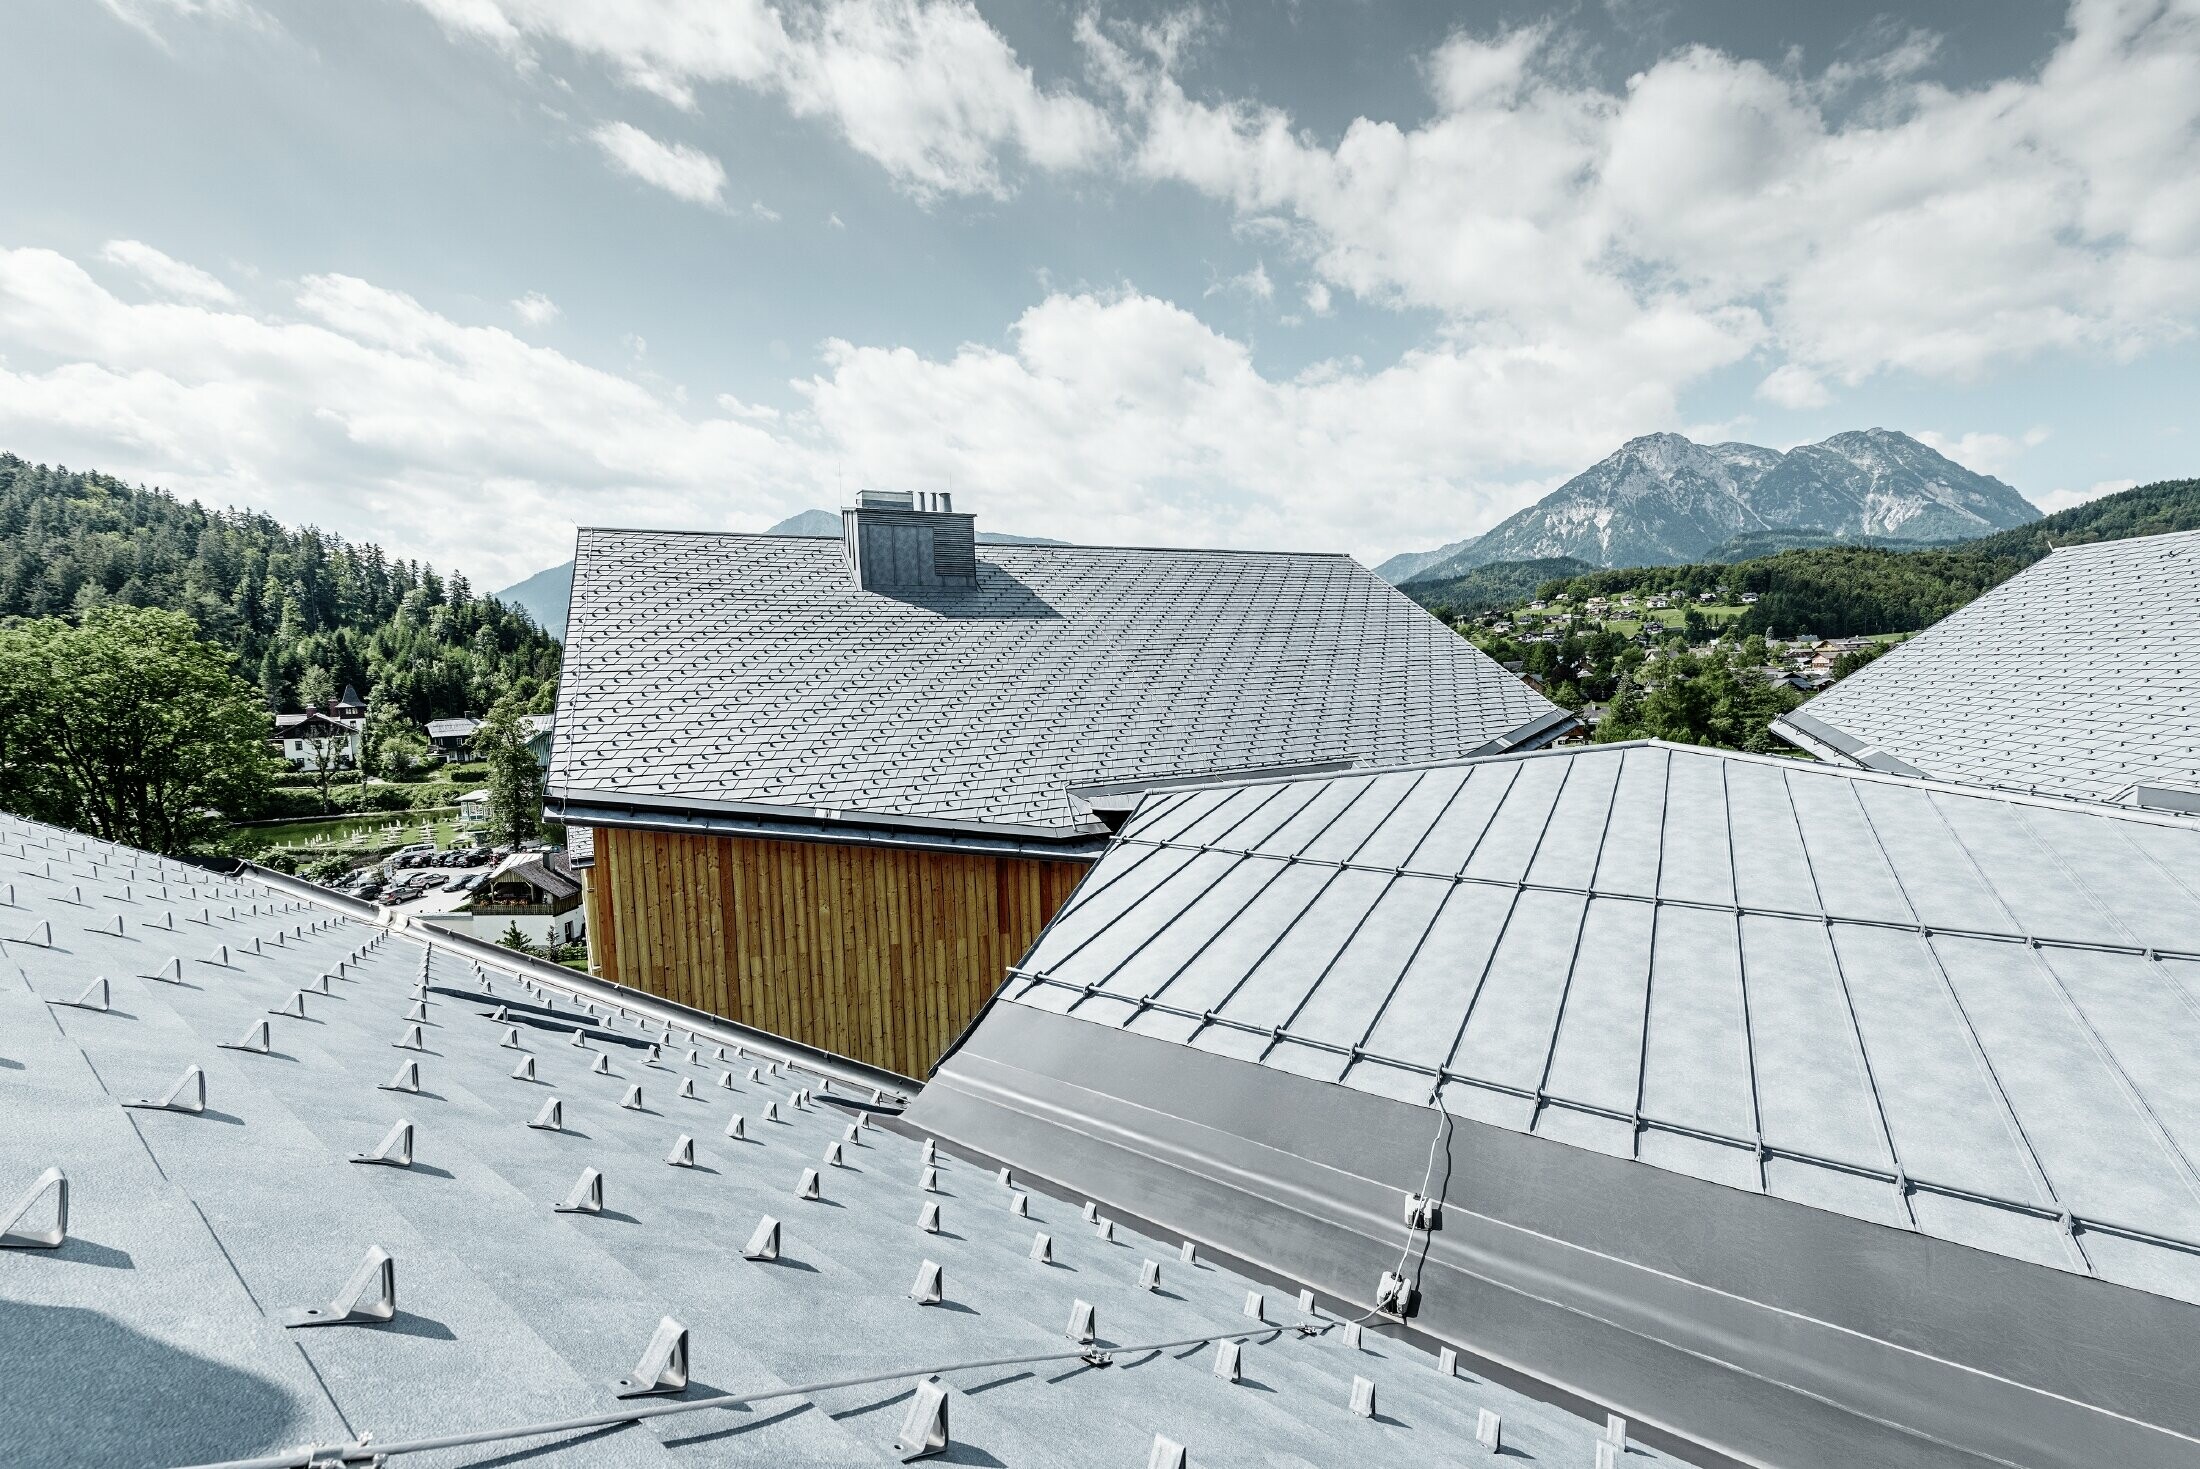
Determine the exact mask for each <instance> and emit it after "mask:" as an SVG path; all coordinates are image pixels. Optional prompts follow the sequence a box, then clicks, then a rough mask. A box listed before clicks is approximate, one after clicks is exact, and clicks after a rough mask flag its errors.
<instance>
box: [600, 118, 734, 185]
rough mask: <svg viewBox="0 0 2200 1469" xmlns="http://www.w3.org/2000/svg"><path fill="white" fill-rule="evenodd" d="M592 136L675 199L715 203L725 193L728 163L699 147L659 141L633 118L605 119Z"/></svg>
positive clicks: (622, 163)
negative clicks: (621, 119)
mask: <svg viewBox="0 0 2200 1469" xmlns="http://www.w3.org/2000/svg"><path fill="white" fill-rule="evenodd" d="M589 136H590V137H591V138H593V139H595V140H596V146H597V147H599V148H601V149H603V151H604V156H605V157H607V158H609V159H610V160H611V161H612V162H613V163H614V164H616V165H617V166H618V167H619V168H621V169H623V170H624V171H625V172H627V173H630V174H632V175H633V176H634V177H636V178H638V179H640V180H641V181H642V182H643V183H645V184H649V185H651V186H652V187H654V188H659V189H663V190H664V191H665V192H666V193H668V194H670V195H672V196H673V197H674V198H676V199H685V200H687V201H688V202H689V203H691V204H713V205H715V204H717V203H719V202H720V200H721V199H722V197H723V195H724V194H725V190H726V170H725V166H724V165H723V164H721V163H719V161H718V160H717V159H715V158H713V157H711V156H710V155H709V154H708V153H705V152H703V151H702V150H701V149H699V148H690V147H689V146H688V145H687V144H685V143H662V142H659V141H658V140H657V139H655V138H653V137H651V136H650V135H649V134H647V133H645V132H643V131H642V130H641V129H640V128H638V127H636V126H634V125H633V124H632V123H630V122H607V123H604V124H602V125H601V126H599V127H597V128H596V129H595V130H594V131H593V132H591V133H590V134H589Z"/></svg>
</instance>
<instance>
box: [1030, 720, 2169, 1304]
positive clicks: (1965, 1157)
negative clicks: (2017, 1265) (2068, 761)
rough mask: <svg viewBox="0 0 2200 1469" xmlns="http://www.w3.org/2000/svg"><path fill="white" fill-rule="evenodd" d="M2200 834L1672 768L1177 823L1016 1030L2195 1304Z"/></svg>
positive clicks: (1460, 782) (1095, 910)
mask: <svg viewBox="0 0 2200 1469" xmlns="http://www.w3.org/2000/svg"><path fill="white" fill-rule="evenodd" d="M2196 888H2200V828H2196V827H2195V826H2193V825H2191V824H2186V823H2181V822H2177V821H2172V820H2167V819H2155V818H2150V817H2146V816H2138V815H2126V814H2120V813H2118V812H2117V811H2115V810H2113V809H2108V808H2099V807H2096V808H2090V809H2088V808H2081V807H2077V806H2072V805H2067V804H2052V803H2042V802H2028V801H2021V800H2010V799H2005V798H2003V797H2001V796H1998V795H1994V794H1988V793H1978V792H1965V791H1963V790H1961V789H1958V788H1951V787H1945V786H1941V787H1935V786H1930V785H1926V784H1922V783H1919V782H1916V781H1910V780H1902V779H1893V778H1874V777H1869V776H1861V777H1860V776H1858V775H1856V774H1853V773H1850V772H1844V771H1839V770H1834V769H1829V768H1825V767H1812V766H1807V765H1801V764H1798V763H1796V762H1794V761H1788V760H1777V759H1764V758H1749V757H1741V756H1733V755H1727V754H1722V753H1716V752H1712V751H1706V750H1694V749H1687V748H1678V747H1665V746H1655V745H1637V746H1627V747H1606V748H1601V749H1598V748H1592V749H1585V750H1580V751H1572V752H1557V753H1552V754H1546V755H1535V756H1523V757H1518V758H1507V759H1498V760H1490V761H1479V762H1474V763H1470V764H1462V765H1453V766H1446V767H1439V768H1434V769H1424V770H1414V771H1401V772H1397V773H1392V774H1382V775H1346V776H1338V777H1333V778H1327V779H1311V780H1302V781H1294V782H1281V783H1275V784H1265V785H1254V786H1247V787H1242V788H1238V789H1231V790H1209V791H1199V792H1188V793H1183V794H1177V795H1169V796H1162V797H1156V798H1154V799H1153V800H1151V801H1149V802H1148V803H1147V804H1146V806H1144V807H1143V808H1142V809H1141V810H1140V812H1139V814H1138V816H1137V817H1136V818H1135V820H1134V821H1133V823H1132V824H1131V825H1130V826H1128V827H1126V829H1125V831H1124V833H1123V835H1122V837H1121V839H1120V840H1119V841H1118V843H1117V845H1116V847H1115V848H1114V850H1112V851H1111V852H1110V854H1109V855H1108V857H1107V858H1106V859H1104V861H1103V862H1102V864H1101V865H1100V866H1099V867H1098V868H1097V869H1095V871H1094V873H1093V875H1092V876H1091V877H1090V878H1088V879H1087V880H1086V882H1085V883H1084V885H1083V886H1082V887H1081V888H1080V889H1079V890H1078V893H1077V895H1076V897H1075V898H1074V899H1073V900H1072V901H1071V903H1070V905H1069V907H1068V908H1067V909H1065V910H1064V911H1063V913H1062V914H1061V915H1060V917H1058V918H1057V919H1056V920H1055V922H1054V924H1053V925H1052V927H1051V928H1049V929H1048V931H1047V933H1046V935H1045V936H1044V938H1042V939H1041V941H1040V942H1039V944H1038V946H1037V948H1036V949H1035V950H1034V951H1033V953H1032V954H1031V955H1030V957H1029V959H1028V960H1027V961H1026V963H1025V964H1024V966H1023V968H1022V972H1021V973H1020V975H1019V976H1018V977H1017V978H1016V979H1015V980H1013V981H1012V982H1011V984H1010V987H1009V991H1008V994H1009V997H1010V998H1011V999H1013V1000H1014V1001H1015V1002H1016V1003H1019V1004H1024V1005H1034V1006H1040V1007H1044V1008H1048V1009H1054V1010H1060V1011H1063V1012H1066V1013H1068V1014H1071V1015H1074V1016H1077V1017H1079V1018H1081V1019H1086V1020H1092V1021H1096V1022H1098V1023H1100V1024H1104V1025H1111V1026H1120V1027H1123V1028H1126V1029H1129V1030H1132V1031H1136V1032H1138V1033H1141V1034H1145V1035H1151V1036H1158V1037H1161V1038H1164V1039H1167V1040H1171V1041H1176V1042H1181V1043H1183V1044H1185V1045H1188V1046H1191V1047H1194V1048H1196V1049H1199V1050H1204V1051H1212V1052H1214V1053H1217V1054H1219V1055H1225V1056H1232V1057H1237V1058H1239V1059H1242V1060H1247V1061H1257V1062H1259V1063H1260V1064H1261V1065H1263V1066H1268V1067H1274V1068H1278V1069H1281V1070H1286V1071H1290V1072H1294V1073H1297V1074H1299V1075H1303V1076H1308V1077H1313V1078H1316V1079H1318V1080H1322V1081H1331V1082H1340V1083H1342V1084H1343V1085H1345V1086H1348V1087H1353V1088H1358V1089H1360V1090H1364V1091H1369V1092H1374V1093H1378V1094H1380V1095H1383V1096H1388V1097H1394V1098H1398V1099H1400V1100H1404V1101H1411V1102H1427V1101H1429V1100H1430V1099H1431V1098H1433V1097H1440V1098H1441V1100H1442V1102H1443V1105H1444V1106H1445V1107H1447V1108H1449V1109H1451V1110H1453V1111H1455V1112H1457V1113H1458V1114H1460V1115H1462V1116H1469V1117H1474V1118H1478V1119H1480V1120H1483V1121H1486V1122H1491V1123H1495V1124H1497V1125H1499V1126H1503V1127H1508V1128H1513V1129H1517V1130H1520V1131H1524V1132H1532V1133H1535V1134H1536V1135H1538V1136H1543V1137H1550V1138H1555V1139H1558V1140H1560V1141H1564V1142H1567V1143H1570V1144H1573V1145H1576V1146H1579V1147H1585V1148H1593V1149H1597V1150H1599V1151H1602V1152H1608V1153H1613V1154H1616V1155H1618V1156H1621V1157H1627V1158H1633V1159H1637V1160H1640V1161H1642V1162H1646V1163H1652V1164H1655V1165H1657V1166H1659V1167H1663V1168H1669V1169H1674V1170H1677V1171H1680V1172H1684V1173H1690V1174H1694V1175H1696V1176H1698V1177H1702V1178H1707V1179H1711V1180H1713V1181H1716V1182H1719V1183H1723V1184H1727V1185H1729V1186H1731V1187H1735V1188H1741V1189H1749V1190H1756V1191H1761V1192H1765V1193H1770V1194H1774V1195H1778V1196H1781V1197H1785V1198H1790V1199H1794V1200H1797V1201H1799V1202H1803V1203H1809V1204H1812V1205H1815V1206H1817V1207H1820V1208H1828V1209H1835V1210H1839V1211H1841V1212H1843V1213H1849V1214H1854V1215H1856V1216H1857V1217H1859V1218H1865V1219H1872V1220H1877V1221H1880V1222H1883V1223H1887V1224H1892V1225H1896V1226H1898V1227H1901V1228H1906V1229H1916V1230H1920V1231H1923V1232H1926V1233H1929V1234H1934V1235H1938V1236H1940V1237H1942V1238H1946V1239H1950V1240H1954V1241H1958V1242H1961V1243H1965V1244H1970V1245H1975V1246H1978V1247H1980V1248H1983V1249H1990V1250H1996V1251H2000V1252H2003V1253H2006V1254H2009V1255H2012V1256H2015V1257H2017V1258H2020V1259H2025V1260H2031V1261H2037V1262H2039V1263H2042V1264H2048V1265H2053V1266H2056V1267H2058V1268H2062V1269H2068V1270H2075V1271H2081V1272H2087V1273H2094V1274H2098V1275H2101V1276H2103V1277H2105V1278H2108V1279H2111V1280H2118V1281H2122V1282H2124V1283H2126V1284H2130V1285H2135V1286H2139V1287H2141V1288H2144V1289H2147V1290H2152V1291H2158V1292H2161V1293H2164V1294H2168V1295H2173V1296H2177V1297H2179V1298H2181V1299H2185V1300H2192V1301H2200V1180H2196V1177H2195V1174H2194V1169H2193V1159H2195V1158H2200V1086H2196V1085H2195V1082H2194V1077H2195V1071H2194V1068H2193V1066H2192V1063H2191V1058H2193V1057H2194V1056H2200V1005H2196V1000H2200V895H2196Z"/></svg>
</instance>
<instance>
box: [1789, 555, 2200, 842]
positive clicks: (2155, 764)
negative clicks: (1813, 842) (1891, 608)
mask: <svg viewBox="0 0 2200 1469" xmlns="http://www.w3.org/2000/svg"><path fill="white" fill-rule="evenodd" d="M2196 646H2200V531H2183V532H2179V533H2177V534H2173V535H2160V536H2144V537H2140V538H2137V539H2132V540H2123V541H2100V542H2096V543H2093V544H2089V545H2082V546H2067V547H2064V548H2063V549H2061V550H2058V551H2056V552H2054V553H2053V554H2051V555H2050V556H2048V557H2047V559H2046V560H2044V561H2041V562H2039V563H2037V564H2036V565H2034V566H2032V567H2030V568H2028V569H2027V570H2025V571H2023V572H2022V573H2020V574H2019V575H2017V576H2015V577H2012V578H2011V579H2010V580H2009V581H2007V582H2004V583H2003V584H2002V585H2001V586H1999V587H1997V588H1995V589H1994V590H1993V591H1991V592H1988V593H1987V594H1986V595H1985V596H1983V597H1981V598H1979V599H1978V600H1977V601H1975V602H1973V603H1971V604H1970V605H1969V606H1967V607H1964V608H1962V609H1961V610H1959V611H1957V612H1955V613H1952V614H1951V615H1950V616H1948V617H1947V618H1945V619H1944V620H1942V621H1941V622H1939V623H1938V624H1936V625H1935V626H1933V627H1932V628H1930V629H1928V630H1927V631H1925V632H1924V633H1922V634H1920V635H1919V636H1917V637H1915V638H1913V639H1911V640H1910V641H1909V642H1907V643H1904V644H1903V645H1902V646H1901V647H1899V648H1896V649H1895V650H1894V651H1892V652H1890V653H1888V654H1887V655H1886V656H1885V657H1884V658H1881V659H1880V660H1879V661H1878V662H1876V663H1873V664H1871V665H1870V666H1868V667H1866V668H1862V669H1859V670H1858V671H1857V672H1855V673H1853V674H1851V675H1850V676H1849V677H1847V678H1845V679H1843V680H1842V681H1841V682H1840V683H1838V684H1835V685H1834V686H1833V687H1832V688H1831V689H1828V690H1827V691H1826V692H1825V693H1823V694H1821V695H1819V696H1818V697H1817V698H1815V699H1813V700H1811V701H1810V702H1809V703H1808V704H1805V705H1804V706H1803V707H1802V708H1801V709H1799V710H1797V711H1795V713H1794V714H1791V715H1789V716H1787V717H1786V718H1784V719H1782V720H1779V721H1777V722H1775V723H1774V725H1773V729H1774V730H1775V731H1776V732H1778V733H1779V734H1781V735H1782V736H1783V737H1784V738H1787V739H1789V740H1791V741H1793V742H1794V743H1796V744H1799V745H1802V746H1803V747H1804V748H1806V749H1809V750H1811V751H1812V752H1813V753H1816V754H1818V755H1821V756H1824V757H1826V758H1830V759H1835V760H1839V761H1842V762H1844V763H1855V764H1862V765H1867V766H1873V767H1875V768H1880V769H1891V770H1897V771H1910V772H1922V773H1924V774H1926V775H1930V776H1934V777H1937V778H1939V779H1942V780H1953V781H1962V782H1965V783H1967V784H1978V785H1991V786H2002V787H2008V788H2011V789H2016V790H2033V791H2040V792H2043V793H2047V794H2053V795H2063V796H2079V797H2086V798H2091V799H2097V800H2113V799H2123V798H2124V797H2125V796H2126V793H2127V792H2129V790H2130V788H2131V787H2133V786H2135V785H2165V786H2172V787H2178V788H2182V789H2183V790H2184V791H2186V792H2188V793H2191V794H2193V795H2195V796H2200V674H2196V673H2195V668H2196V660H2195V655H2194V651H2193V650H2194V648H2195V647H2196Z"/></svg>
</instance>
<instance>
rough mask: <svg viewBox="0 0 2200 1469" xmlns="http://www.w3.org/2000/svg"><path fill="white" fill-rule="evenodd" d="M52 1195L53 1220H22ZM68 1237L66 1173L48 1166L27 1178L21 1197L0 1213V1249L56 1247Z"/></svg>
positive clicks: (53, 1248) (67, 1182)
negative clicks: (26, 1186)
mask: <svg viewBox="0 0 2200 1469" xmlns="http://www.w3.org/2000/svg"><path fill="white" fill-rule="evenodd" d="M49 1196H50V1197H51V1198H52V1199H53V1222H52V1223H51V1224H47V1225H43V1226H40V1225H35V1224H26V1223H25V1222H24V1221H25V1220H26V1219H28V1218H29V1217H30V1215H31V1213H32V1211H33V1210H35V1209H37V1208H38V1206H39V1204H40V1203H41V1201H43V1200H44V1199H46V1198H48V1197H49ZM68 1239H69V1176H68V1175H67V1174H66V1173H63V1172H62V1171H61V1170H60V1169H59V1168H49V1169H47V1170H46V1171H45V1172H44V1173H41V1174H39V1175H38V1177H37V1178H36V1179H34V1180H32V1182H31V1186H30V1188H29V1189H28V1190H27V1191H26V1192H25V1193H24V1195H23V1197H21V1198H19V1199H17V1200H16V1201H15V1203H14V1204H13V1205H11V1206H10V1207H9V1209H8V1212H7V1213H5V1214H0V1250H57V1249H59V1248H61V1246H62V1245H64V1244H66V1243H67V1242H68Z"/></svg>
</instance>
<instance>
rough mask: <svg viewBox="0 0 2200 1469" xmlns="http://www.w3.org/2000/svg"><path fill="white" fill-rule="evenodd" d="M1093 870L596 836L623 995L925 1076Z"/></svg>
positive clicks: (597, 929) (735, 841) (663, 836)
mask: <svg viewBox="0 0 2200 1469" xmlns="http://www.w3.org/2000/svg"><path fill="white" fill-rule="evenodd" d="M1089 866H1090V864H1089V863H1086V862H1077V861H1039V860H1033V859H1027V858H1017V857H984V856H964V855H960V854H953V853H943V852H925V851H907V850H902V849H899V848H891V847H871V846H854V845H848V846H843V845H835V844H829V843H824V842H790V841H772V840H764V839H760V838H749V837H714V836H687V835H676V834H671V833H664V832H650V831H623V830H619V829H616V828H611V827H598V828H596V829H595V865H594V866H593V867H592V868H589V869H587V882H586V889H585V901H586V903H587V910H588V938H589V945H590V950H589V957H590V960H591V962H592V967H593V968H594V969H595V970H596V972H597V973H598V974H599V975H601V976H602V977H603V978H605V979H607V980H611V981H613V982H614V983H617V984H622V985H625V986H627V987H629V988H631V989H637V990H642V991H645V992H647V993H649V994H652V995H661V996H663V997H664V998H666V999H669V1000H674V1001H677V1002H678V1003H680V1004H683V1005H687V1006H691V1007H692V1008H694V1009H697V1010H706V1011H709V1012H710V1013H711V1014H713V1015H720V1016H723V1017H725V1018H726V1019H728V1020H733V1021H737V1022H739V1023H740V1024H743V1025H748V1026H753V1027H754V1028H756V1029H758V1030H764V1031H769V1032H771V1033H772V1034H774V1035H781V1036H785V1037H787V1038H788V1039H789V1040H794V1041H799V1042H801V1043H802V1044H804V1045H807V1046H814V1047H816V1048H817V1049H819V1050H824V1051H831V1052H834V1053H836V1054H838V1055H842V1056H847V1057H849V1058H851V1059H853V1060H856V1061H861V1062H863V1063H865V1064H866V1065H870V1066H876V1067H880V1068H883V1069H884V1070H887V1071H893V1072H898V1073H899V1074H901V1075H903V1076H910V1077H918V1078H922V1077H923V1076H925V1075H926V1074H927V1073H929V1072H930V1070H931V1069H932V1065H933V1063H934V1062H936V1061H937V1060H938V1059H939V1058H940V1056H941V1055H942V1054H943V1053H944V1052H945V1051H946V1049H947V1047H948V1046H949V1045H950V1044H951V1043H952V1042H953V1041H954V1039H955V1037H956V1036H958V1035H960V1034H961V1033H962V1030H963V1027H964V1026H966V1025H967V1024H969V1022H970V1020H971V1018H972V1017H973V1016H975V1015H976V1014H977V1013H978V1009H979V1007H980V1006H982V1005H984V1004H985V1002H986V1001H987V1000H988V999H990V998H991V997H992V995H993V992H994V990H995V989H997V988H998V987H999V985H1000V983H1001V980H1002V977H1003V975H1004V974H1005V972H1006V970H1007V968H1008V966H1009V965H1011V964H1014V963H1015V962H1016V961H1017V960H1019V959H1021V958H1022V957H1023V956H1024V953H1025V951H1027V950H1028V949H1029V948H1030V947H1031V944H1032V941H1033V940H1035V939H1036V938H1037V937H1038V936H1039V930H1040V929H1042V928H1043V927H1045V926H1046V923H1047V920H1048V919H1050V918H1052V917H1053V916H1054V914H1055V912H1056V910H1058V909H1059V908H1060V907H1061V906H1062V904H1063V903H1064V902H1066V901H1067V900H1068V898H1069V895H1070V891H1071V889H1073V888H1075V887H1076V886H1077V883H1078V880H1079V879H1080V878H1082V877H1083V876H1084V875H1085V872H1086V870H1087V869H1088V868H1089Z"/></svg>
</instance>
